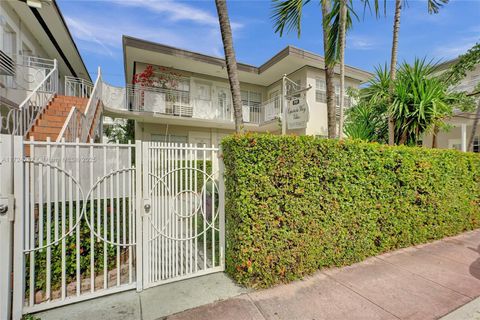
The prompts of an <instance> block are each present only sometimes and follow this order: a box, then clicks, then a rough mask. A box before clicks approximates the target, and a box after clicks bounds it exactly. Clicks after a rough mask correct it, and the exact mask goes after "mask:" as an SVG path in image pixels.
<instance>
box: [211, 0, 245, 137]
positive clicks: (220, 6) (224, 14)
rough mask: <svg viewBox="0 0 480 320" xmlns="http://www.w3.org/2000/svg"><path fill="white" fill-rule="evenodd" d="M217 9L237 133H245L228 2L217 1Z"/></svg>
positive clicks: (224, 0)
mask: <svg viewBox="0 0 480 320" xmlns="http://www.w3.org/2000/svg"><path fill="white" fill-rule="evenodd" d="M215 5H216V7H217V13H218V21H219V23H220V32H221V34H222V42H223V50H224V51H225V62H226V65H227V74H228V81H229V82H230V91H231V93H232V101H233V111H234V118H235V131H236V132H237V133H239V132H242V131H243V115H242V98H241V95H240V81H239V80H238V70H237V60H236V58H235V50H234V49H233V38H232V28H231V27H230V19H229V18H228V10H227V2H226V0H215Z"/></svg>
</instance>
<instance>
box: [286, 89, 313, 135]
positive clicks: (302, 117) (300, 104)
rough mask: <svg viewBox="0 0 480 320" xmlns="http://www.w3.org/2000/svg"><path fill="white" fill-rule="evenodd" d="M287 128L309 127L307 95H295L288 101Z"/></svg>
mask: <svg viewBox="0 0 480 320" xmlns="http://www.w3.org/2000/svg"><path fill="white" fill-rule="evenodd" d="M287 105H288V108H287V128H288V129H304V128H306V127H307V123H308V118H309V108H308V103H307V100H306V99H305V97H303V95H302V97H295V98H292V99H290V100H289V101H288V104H287Z"/></svg>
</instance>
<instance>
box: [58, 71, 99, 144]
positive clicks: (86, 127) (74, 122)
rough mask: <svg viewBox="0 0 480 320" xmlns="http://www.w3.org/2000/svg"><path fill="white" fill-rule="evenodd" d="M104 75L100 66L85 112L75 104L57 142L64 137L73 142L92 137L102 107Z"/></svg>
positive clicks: (85, 140) (83, 140) (86, 140)
mask: <svg viewBox="0 0 480 320" xmlns="http://www.w3.org/2000/svg"><path fill="white" fill-rule="evenodd" d="M101 90H102V76H101V70H100V67H99V68H98V76H97V80H96V81H95V85H94V87H93V90H92V93H91V94H90V98H89V99H88V102H87V106H86V108H85V112H82V111H80V109H78V108H77V107H76V106H73V107H72V108H71V109H70V112H69V113H68V116H67V119H66V120H65V123H64V125H63V127H62V130H60V133H59V134H58V137H57V142H59V141H62V138H64V139H65V141H67V142H73V141H75V140H76V139H77V138H78V139H79V140H80V141H81V142H88V140H89V139H90V138H91V136H90V133H91V132H93V131H92V130H91V129H92V126H93V125H94V122H95V119H96V117H95V115H97V114H99V113H98V108H102V102H101V97H102V91H101Z"/></svg>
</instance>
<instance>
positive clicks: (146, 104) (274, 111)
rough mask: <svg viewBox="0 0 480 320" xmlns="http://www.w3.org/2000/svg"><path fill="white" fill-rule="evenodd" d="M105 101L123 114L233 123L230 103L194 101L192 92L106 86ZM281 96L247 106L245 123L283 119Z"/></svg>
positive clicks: (128, 86)
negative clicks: (148, 114)
mask: <svg viewBox="0 0 480 320" xmlns="http://www.w3.org/2000/svg"><path fill="white" fill-rule="evenodd" d="M102 101H103V105H104V106H105V108H108V109H111V110H120V111H132V112H151V113H154V114H162V115H169V116H177V117H186V118H194V119H211V120H223V121H233V106H232V104H231V102H230V99H226V100H222V101H220V100H213V99H200V98H193V97H192V96H191V94H190V92H188V91H181V90H175V89H162V88H154V87H144V86H139V85H127V86H126V88H119V87H113V86H111V85H108V84H106V83H103V93H102ZM281 112H282V99H281V97H280V96H277V97H274V98H272V99H270V100H267V101H264V102H263V103H261V104H256V105H251V106H243V118H244V122H245V123H251V124H257V125H263V124H265V123H267V122H270V121H273V120H275V119H277V118H279V117H280V114H281Z"/></svg>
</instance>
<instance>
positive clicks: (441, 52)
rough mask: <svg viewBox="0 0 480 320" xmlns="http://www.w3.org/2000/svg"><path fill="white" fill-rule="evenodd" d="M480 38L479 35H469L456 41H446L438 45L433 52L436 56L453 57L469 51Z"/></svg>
mask: <svg viewBox="0 0 480 320" xmlns="http://www.w3.org/2000/svg"><path fill="white" fill-rule="evenodd" d="M479 40H480V38H477V37H468V38H462V39H459V40H457V41H455V42H452V41H444V43H443V44H442V45H440V46H437V47H436V48H435V49H434V51H433V52H434V55H435V56H436V57H440V58H443V59H453V58H456V57H458V56H459V55H461V54H463V53H465V52H467V50H468V49H470V48H471V47H473V45H474V44H475V43H476V42H478V41H479Z"/></svg>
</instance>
